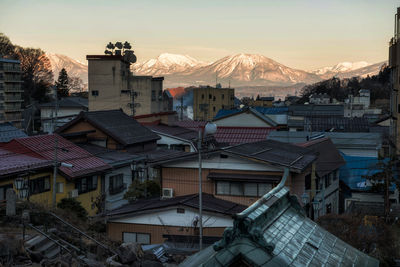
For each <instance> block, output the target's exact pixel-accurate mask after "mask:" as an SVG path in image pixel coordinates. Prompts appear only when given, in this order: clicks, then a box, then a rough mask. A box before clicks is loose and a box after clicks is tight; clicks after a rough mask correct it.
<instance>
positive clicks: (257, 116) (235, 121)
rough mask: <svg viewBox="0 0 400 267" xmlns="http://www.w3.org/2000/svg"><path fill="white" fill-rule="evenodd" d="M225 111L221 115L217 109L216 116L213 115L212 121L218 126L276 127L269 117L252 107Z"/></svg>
mask: <svg viewBox="0 0 400 267" xmlns="http://www.w3.org/2000/svg"><path fill="white" fill-rule="evenodd" d="M234 111H235V112H226V113H227V114H226V115H221V113H223V112H221V111H218V114H219V115H218V114H217V115H218V116H215V118H214V120H213V122H214V123H215V124H216V125H217V126H218V127H220V126H228V127H276V126H278V124H277V123H276V122H275V121H273V120H272V119H271V118H269V117H267V116H265V115H264V114H262V113H260V112H258V111H257V110H256V109H254V108H243V109H242V110H240V111H238V112H236V110H234Z"/></svg>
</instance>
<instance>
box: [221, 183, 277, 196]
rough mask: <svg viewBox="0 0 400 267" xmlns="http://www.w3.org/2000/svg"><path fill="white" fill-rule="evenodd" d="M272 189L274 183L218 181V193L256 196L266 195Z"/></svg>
mask: <svg viewBox="0 0 400 267" xmlns="http://www.w3.org/2000/svg"><path fill="white" fill-rule="evenodd" d="M271 189H272V185H271V184H266V183H240V182H225V181H217V183H216V193H217V195H230V196H247V197H256V196H263V195H265V194H266V193H268V192H269V191H270V190H271Z"/></svg>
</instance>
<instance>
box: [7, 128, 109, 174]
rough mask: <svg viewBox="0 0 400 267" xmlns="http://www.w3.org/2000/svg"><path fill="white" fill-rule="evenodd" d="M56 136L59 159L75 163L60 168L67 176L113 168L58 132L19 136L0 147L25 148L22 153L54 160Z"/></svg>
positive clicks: (15, 150) (11, 149) (14, 149)
mask: <svg viewBox="0 0 400 267" xmlns="http://www.w3.org/2000/svg"><path fill="white" fill-rule="evenodd" d="M56 137H57V140H58V145H57V147H58V149H57V159H58V161H59V162H64V163H69V164H72V165H73V167H72V168H68V167H62V166H61V167H60V168H59V170H60V171H61V172H63V173H64V174H65V175H66V176H68V177H70V178H75V177H79V176H84V175H89V174H93V173H96V172H98V171H103V170H106V169H109V168H111V166H109V165H108V164H106V163H105V162H103V161H102V160H100V159H99V158H97V157H95V156H93V155H92V154H90V153H89V152H87V151H86V150H84V149H82V148H80V147H79V146H77V145H75V144H74V143H72V142H70V141H68V140H66V139H64V138H62V137H61V136H59V135H56V134H51V135H50V134H49V135H38V136H30V137H25V138H17V139H14V140H13V141H11V142H9V143H5V144H2V145H0V147H2V148H3V149H6V150H9V151H12V152H15V153H21V151H23V149H25V152H22V153H23V154H25V155H28V156H30V157H36V158H42V159H46V160H53V159H54V152H55V151H54V146H55V138H56ZM22 147H23V149H22Z"/></svg>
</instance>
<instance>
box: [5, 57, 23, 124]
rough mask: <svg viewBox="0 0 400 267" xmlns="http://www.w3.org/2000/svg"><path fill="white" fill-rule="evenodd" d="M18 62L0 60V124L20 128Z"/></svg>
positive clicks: (19, 76) (20, 103)
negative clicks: (4, 123) (8, 124)
mask: <svg viewBox="0 0 400 267" xmlns="http://www.w3.org/2000/svg"><path fill="white" fill-rule="evenodd" d="M21 84H22V80H21V67H20V61H18V60H12V59H5V58H0V123H1V122H11V123H12V124H13V125H14V126H16V127H18V128H21V126H22V125H21V124H22V106H21V105H22V102H23V98H22V92H23V91H22V88H21Z"/></svg>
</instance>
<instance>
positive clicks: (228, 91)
mask: <svg viewBox="0 0 400 267" xmlns="http://www.w3.org/2000/svg"><path fill="white" fill-rule="evenodd" d="M234 101H235V89H233V88H213V87H210V86H207V87H200V88H194V89H193V119H194V120H199V121H210V120H212V119H213V118H214V117H215V115H217V113H218V111H219V110H220V109H232V108H233V107H234Z"/></svg>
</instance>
